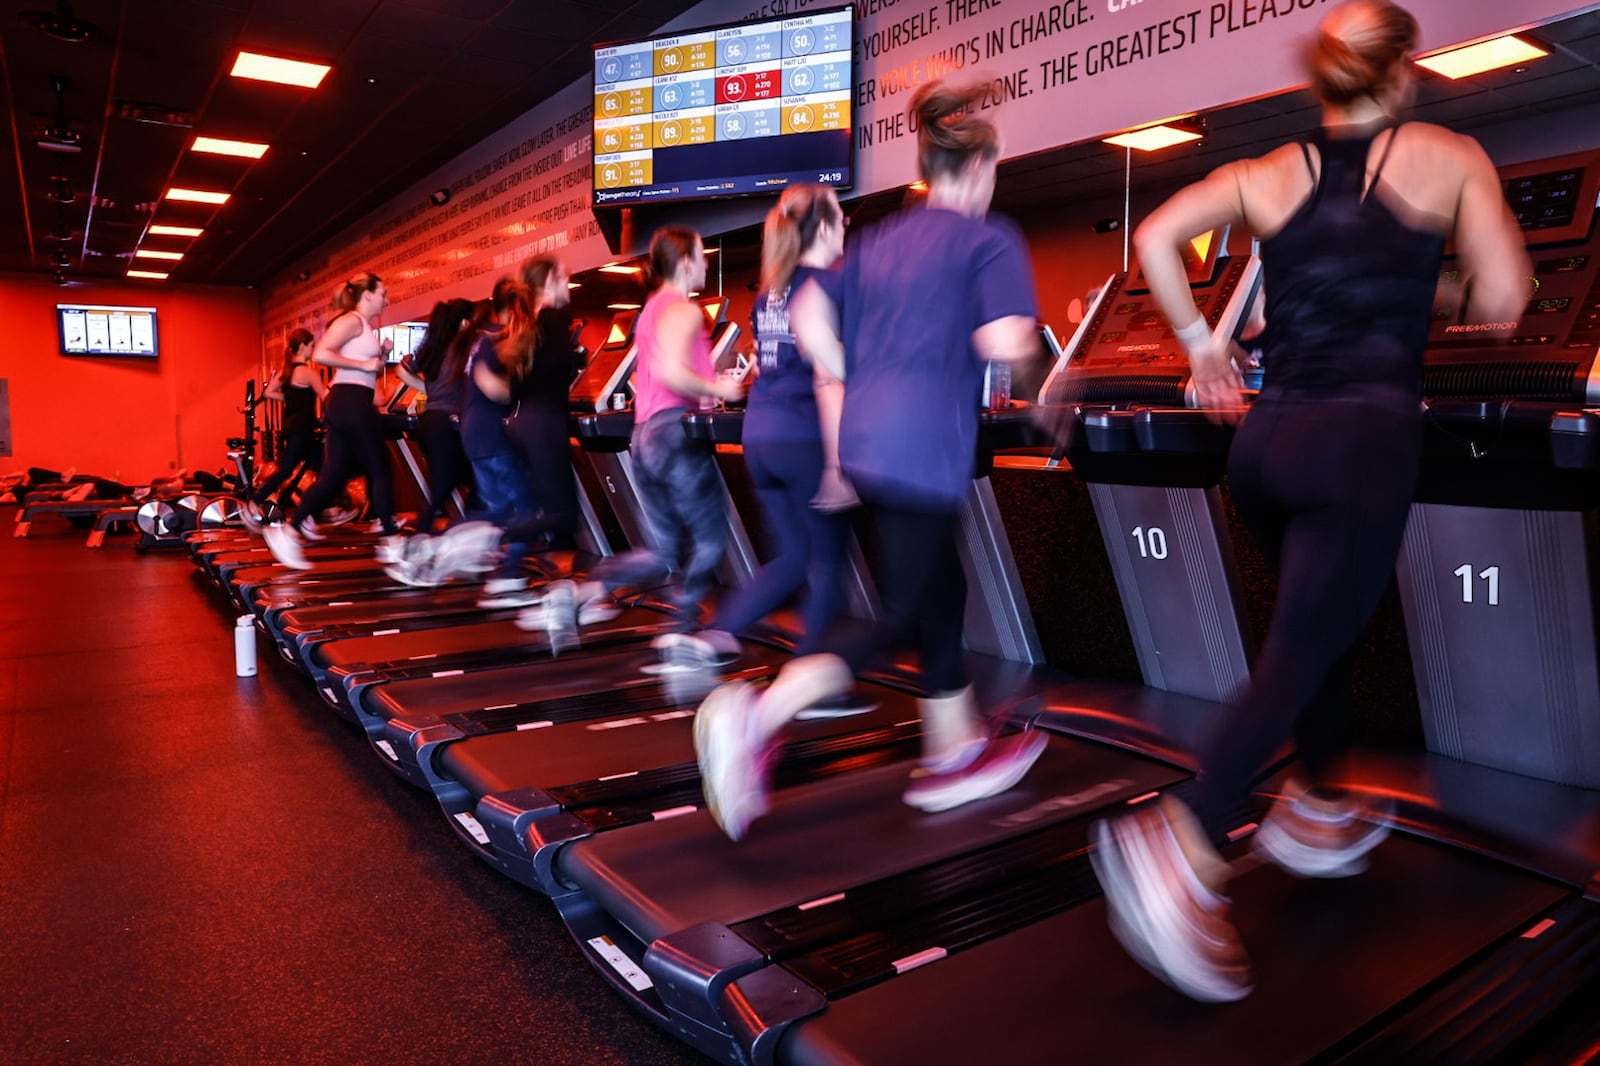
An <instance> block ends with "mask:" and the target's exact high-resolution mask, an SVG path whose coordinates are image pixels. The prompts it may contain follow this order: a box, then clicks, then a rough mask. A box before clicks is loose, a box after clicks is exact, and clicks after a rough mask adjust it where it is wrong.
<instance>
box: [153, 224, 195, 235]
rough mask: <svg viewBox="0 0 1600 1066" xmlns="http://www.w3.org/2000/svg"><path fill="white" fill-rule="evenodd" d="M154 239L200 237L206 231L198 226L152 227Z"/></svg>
mask: <svg viewBox="0 0 1600 1066" xmlns="http://www.w3.org/2000/svg"><path fill="white" fill-rule="evenodd" d="M149 232H150V236H152V237H198V236H200V234H202V233H204V232H205V230H203V229H200V228H199V227H198V226H151V227H150V230H149Z"/></svg>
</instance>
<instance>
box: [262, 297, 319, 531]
mask: <svg viewBox="0 0 1600 1066" xmlns="http://www.w3.org/2000/svg"><path fill="white" fill-rule="evenodd" d="M313 339H314V338H313V337H312V336H311V331H310V330H306V329H297V330H295V331H294V332H293V333H291V334H289V342H288V346H287V348H286V349H285V351H284V356H283V369H282V370H280V371H279V372H278V373H277V374H276V375H274V377H273V379H272V382H271V383H270V384H269V385H268V386H267V388H266V391H265V392H264V393H262V398H263V399H267V400H277V401H279V402H281V403H282V404H283V421H282V424H281V425H280V426H279V430H278V465H277V469H275V470H274V471H273V472H272V474H271V476H269V477H268V478H266V480H264V481H262V482H260V483H259V484H257V485H256V487H255V491H253V492H252V493H251V494H250V502H251V503H253V504H255V507H256V509H259V508H261V507H264V506H265V505H266V502H267V501H268V500H270V499H271V498H272V494H273V493H274V492H277V491H278V490H279V489H280V488H281V489H282V490H283V491H282V494H281V495H280V496H279V498H278V508H279V510H280V511H287V510H288V509H289V507H290V505H291V499H292V497H293V495H294V489H295V486H296V485H297V484H298V483H299V480H300V474H301V472H302V471H303V470H305V469H307V468H309V469H311V470H317V469H319V468H321V466H322V450H321V449H320V448H318V447H317V430H318V429H319V428H321V423H319V422H318V421H317V401H319V400H321V399H322V398H323V397H325V396H327V395H328V386H327V383H326V382H324V381H323V380H322V374H321V373H320V372H318V370H317V368H316V367H314V366H312V365H311V342H312V340H313ZM249 517H250V518H256V517H257V516H256V515H255V514H254V513H249Z"/></svg>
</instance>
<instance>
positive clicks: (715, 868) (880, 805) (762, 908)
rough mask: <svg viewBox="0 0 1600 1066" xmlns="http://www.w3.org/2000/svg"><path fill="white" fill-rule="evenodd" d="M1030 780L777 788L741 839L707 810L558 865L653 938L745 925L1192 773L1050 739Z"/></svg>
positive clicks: (600, 841) (895, 772)
mask: <svg viewBox="0 0 1600 1066" xmlns="http://www.w3.org/2000/svg"><path fill="white" fill-rule="evenodd" d="M1049 739H1050V743H1049V746H1048V747H1047V748H1046V749H1045V751H1044V754H1043V755H1041V756H1040V758H1039V762H1038V763H1037V764H1036V765H1035V766H1034V767H1033V769H1032V770H1031V771H1030V772H1029V774H1028V776H1027V777H1025V778H1024V779H1023V781H1022V783H1021V784H1020V785H1018V786H1017V787H1016V788H1014V789H1012V790H1011V791H1009V792H1006V793H1004V794H1002V795H999V796H995V797H992V798H991V799H987V800H983V801H981V802H978V803H972V804H968V805H967V806H965V807H960V808H957V809H956V810H952V811H945V812H943V813H940V814H923V813H921V812H918V811H915V810H912V809H911V808H909V807H907V806H906V805H905V804H904V803H902V802H901V800H900V794H901V792H903V791H904V790H905V786H906V780H907V775H908V773H909V771H910V769H911V763H909V762H901V763H897V764H891V765H888V766H880V767H874V768H871V769H866V770H863V771H861V772H859V773H851V774H845V775H842V776H839V777H835V778H830V779H828V780H824V781H821V782H818V783H816V784H811V785H804V786H801V787H799V788H794V789H788V790H784V791H780V792H776V793H774V794H773V795H772V810H771V813H769V814H768V815H767V816H766V817H765V818H763V819H761V820H760V821H758V822H756V824H755V825H754V826H753V827H752V829H751V831H750V835H749V836H748V837H747V838H746V839H745V840H743V841H741V842H740V843H738V844H734V843H732V842H731V841H729V840H728V838H727V837H726V836H724V835H723V834H722V831H721V830H719V829H718V828H717V827H716V825H715V824H714V823H713V822H712V820H711V818H710V816H709V815H707V814H705V813H703V812H700V813H696V814H692V815H685V816H683V817H681V818H674V819H672V820H670V821H667V822H661V823H657V824H654V825H650V826H639V827H635V828H629V829H622V830H618V831H617V832H614V833H606V834H603V835H601V836H599V837H596V838H594V839H592V840H586V841H582V842H580V843H578V844H575V845H573V846H572V847H570V848H568V849H567V850H566V851H565V852H564V853H563V854H562V857H561V873H562V876H563V878H564V879H565V880H567V881H570V882H572V883H574V884H576V885H577V886H579V887H580V888H582V889H584V890H585V891H586V892H588V893H589V894H590V895H591V896H592V897H593V898H594V899H595V901H596V902H597V903H598V904H599V905H600V906H601V907H603V908H604V909H605V910H606V911H608V912H609V913H610V914H611V915H612V916H613V917H615V918H616V919H617V920H618V921H620V922H621V923H622V924H623V926H625V927H626V928H627V929H628V930H629V931H630V932H631V933H632V934H633V935H634V936H636V937H638V938H639V939H640V940H642V941H643V942H645V943H647V944H648V943H650V942H651V941H653V940H655V939H657V938H660V937H663V936H667V935H670V934H672V933H674V932H677V931H679V930H683V929H688V928H689V927H691V926H695V925H698V924H700V923H702V922H721V923H724V924H727V925H734V924H736V923H738V922H742V921H746V920H748V919H752V918H757V917H760V916H762V915H767V914H770V913H772V912H776V911H779V910H781V909H783V908H786V907H797V906H799V905H802V904H805V903H806V902H807V901H811V900H817V899H821V898H824V897H829V896H833V895H836V894H837V893H839V892H841V891H846V890H851V889H854V888H856V887H858V886H862V885H866V884H869V883H871V882H875V881H879V880H882V879H884V878H888V877H892V876H894V875H896V874H900V873H903V872H905V871H908V870H912V869H915V868H917V867H920V866H924V865H927V864H929V863H935V862H940V861H943V860H946V859H949V858H950V857H952V856H956V855H960V854H961V853H963V852H966V851H970V850H972V849H974V848H978V847H983V846H987V845H992V844H995V843H998V842H1000V841H1003V840H1006V839H1007V838H1009V837H1014V836H1022V835H1024V834H1027V833H1032V832H1036V831H1039V830H1043V829H1045V828H1047V827H1049V826H1050V825H1052V824H1054V823H1059V822H1063V821H1067V820H1071V819H1074V818H1079V817H1082V816H1083V815H1085V814H1086V813H1088V812H1089V811H1092V810H1095V809H1097V808H1101V809H1103V808H1108V807H1112V806H1114V805H1116V804H1119V803H1121V802H1122V801H1124V800H1127V799H1131V798H1132V797H1134V796H1138V795H1141V794H1143V793H1146V792H1149V791H1152V790H1155V789H1159V788H1164V787H1166V786H1168V785H1171V784H1173V783H1175V782H1177V781H1180V780H1182V779H1183V778H1184V777H1186V776H1187V774H1185V773H1184V772H1183V771H1180V770H1176V769H1174V768H1173V767H1171V766H1167V765H1165V764H1163V763H1158V762H1155V761H1153V760H1150V759H1146V758H1142V757H1140V756H1137V755H1133V754H1130V753H1128V752H1124V751H1119V750H1117V749H1115V748H1110V747H1106V746H1104V745H1099V744H1091V743H1087V742H1083V741H1078V740H1073V739H1069V738H1065V737H1058V736H1051V737H1050V738H1049Z"/></svg>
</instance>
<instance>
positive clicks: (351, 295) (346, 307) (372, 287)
mask: <svg viewBox="0 0 1600 1066" xmlns="http://www.w3.org/2000/svg"><path fill="white" fill-rule="evenodd" d="M382 284H383V280H382V279H381V278H379V277H378V275H376V274H357V275H356V276H355V277H353V278H351V279H350V280H349V281H347V282H345V283H344V284H342V285H340V286H338V287H336V288H335V289H334V290H333V313H334V316H335V317H338V316H339V315H342V314H345V313H347V312H350V311H354V310H355V309H356V304H358V303H360V302H361V294H362V293H364V292H375V291H377V288H378V286H379V285H382Z"/></svg>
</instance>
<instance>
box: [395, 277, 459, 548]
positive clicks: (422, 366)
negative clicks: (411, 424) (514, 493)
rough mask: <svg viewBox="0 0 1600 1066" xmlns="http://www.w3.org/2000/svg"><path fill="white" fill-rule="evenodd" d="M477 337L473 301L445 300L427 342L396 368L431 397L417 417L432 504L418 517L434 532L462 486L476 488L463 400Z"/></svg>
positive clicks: (426, 530) (422, 527)
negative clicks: (464, 439) (465, 440)
mask: <svg viewBox="0 0 1600 1066" xmlns="http://www.w3.org/2000/svg"><path fill="white" fill-rule="evenodd" d="M472 338H473V333H472V301H471V300H460V299H457V300H441V301H440V302H439V303H436V304H434V305H433V313H432V314H431V315H429V316H428V332H427V333H426V334H424V335H423V338H422V343H421V344H419V345H417V350H416V351H415V352H413V353H411V354H410V355H408V356H406V357H405V358H404V359H402V360H401V361H400V365H399V366H398V367H396V368H395V371H396V373H398V374H399V375H400V380H402V381H404V382H405V383H406V384H407V385H410V386H411V387H412V388H413V389H416V390H417V391H419V392H421V393H423V394H424V395H426V396H427V397H428V405H427V407H426V408H424V409H423V412H422V414H421V415H420V416H419V417H418V418H417V440H418V442H419V443H420V444H421V445H422V454H423V457H424V458H426V459H427V461H428V504H427V506H426V507H424V508H423V509H422V513H421V514H419V515H418V516H417V529H418V530H419V531H420V532H423V533H432V532H433V525H434V523H435V522H436V521H438V519H439V518H440V517H441V516H442V515H443V514H444V509H445V501H446V500H448V499H449V498H450V493H451V491H452V490H453V489H454V488H455V487H456V486H457V485H465V486H467V488H468V490H469V491H470V490H471V488H472V469H471V467H470V466H469V465H468V464H467V453H466V452H465V451H464V450H463V449H462V447H461V402H462V396H463V394H464V392H465V390H466V373H465V371H466V364H467V349H469V348H470V347H471V346H472Z"/></svg>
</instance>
